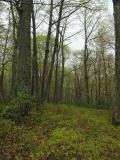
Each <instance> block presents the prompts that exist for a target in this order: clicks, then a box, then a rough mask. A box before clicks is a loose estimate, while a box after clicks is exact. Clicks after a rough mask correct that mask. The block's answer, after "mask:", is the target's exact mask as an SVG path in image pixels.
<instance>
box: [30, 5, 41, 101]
mask: <svg viewBox="0 0 120 160" xmlns="http://www.w3.org/2000/svg"><path fill="white" fill-rule="evenodd" d="M32 23H33V59H32V90H31V92H32V95H33V96H35V97H36V98H37V97H38V95H39V83H38V79H39V76H38V57H37V39H36V24H35V15H34V5H33V11H32Z"/></svg>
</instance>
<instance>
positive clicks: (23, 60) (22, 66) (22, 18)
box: [17, 0, 32, 114]
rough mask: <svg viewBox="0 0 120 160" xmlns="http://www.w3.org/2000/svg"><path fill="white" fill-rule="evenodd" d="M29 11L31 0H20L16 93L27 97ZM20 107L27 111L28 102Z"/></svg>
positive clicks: (29, 54)
mask: <svg viewBox="0 0 120 160" xmlns="http://www.w3.org/2000/svg"><path fill="white" fill-rule="evenodd" d="M31 13H32V0H21V7H20V10H19V34H18V49H19V54H18V59H19V61H18V86H17V95H18V97H19V96H20V97H25V98H29V97H30V95H31ZM20 107H21V108H25V112H27V108H29V107H30V104H29V103H24V102H22V104H20ZM23 112H24V109H23ZM23 114H27V113H23Z"/></svg>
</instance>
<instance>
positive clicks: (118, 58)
mask: <svg viewBox="0 0 120 160" xmlns="http://www.w3.org/2000/svg"><path fill="white" fill-rule="evenodd" d="M113 6H114V19H115V75H116V103H115V106H114V111H113V124H117V123H119V124H120V0H113Z"/></svg>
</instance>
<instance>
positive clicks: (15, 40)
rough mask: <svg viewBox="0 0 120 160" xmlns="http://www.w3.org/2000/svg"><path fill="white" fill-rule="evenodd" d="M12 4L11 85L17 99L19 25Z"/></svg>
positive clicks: (13, 94) (13, 95)
mask: <svg viewBox="0 0 120 160" xmlns="http://www.w3.org/2000/svg"><path fill="white" fill-rule="evenodd" d="M10 4H11V12H12V19H13V45H14V48H13V56H12V83H11V96H12V97H15V96H16V75H17V49H18V47H17V38H16V29H17V24H16V19H15V15H14V9H13V4H12V2H11V3H10Z"/></svg>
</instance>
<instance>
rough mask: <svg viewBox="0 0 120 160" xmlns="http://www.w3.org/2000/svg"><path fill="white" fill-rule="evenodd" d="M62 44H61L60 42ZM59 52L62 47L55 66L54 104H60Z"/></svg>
mask: <svg viewBox="0 0 120 160" xmlns="http://www.w3.org/2000/svg"><path fill="white" fill-rule="evenodd" d="M60 43H61V42H60ZM59 52H60V46H59V47H58V49H57V52H56V64H55V88H54V103H57V102H58V90H59V89H58V88H59V81H58V71H59Z"/></svg>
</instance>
